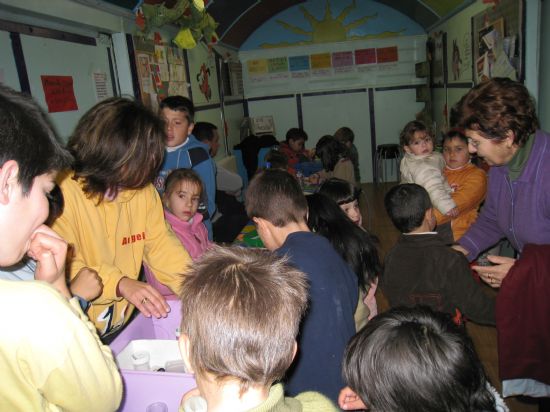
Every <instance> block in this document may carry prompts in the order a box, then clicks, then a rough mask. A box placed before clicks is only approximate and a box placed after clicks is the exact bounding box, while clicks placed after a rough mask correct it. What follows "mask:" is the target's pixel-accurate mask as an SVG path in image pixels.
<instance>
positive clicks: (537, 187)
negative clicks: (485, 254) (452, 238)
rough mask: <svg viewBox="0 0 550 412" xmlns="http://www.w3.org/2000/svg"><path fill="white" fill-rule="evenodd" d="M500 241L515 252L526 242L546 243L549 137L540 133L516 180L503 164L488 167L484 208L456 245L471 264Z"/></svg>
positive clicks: (549, 197)
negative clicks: (512, 178)
mask: <svg viewBox="0 0 550 412" xmlns="http://www.w3.org/2000/svg"><path fill="white" fill-rule="evenodd" d="M502 238H507V239H508V240H509V241H510V243H511V244H512V246H513V247H514V249H515V250H517V251H518V252H521V251H522V249H523V247H524V246H525V244H527V243H535V244H539V245H543V244H550V135H549V134H547V133H545V132H543V131H540V130H538V131H537V132H536V134H535V141H534V143H533V147H532V148H531V153H530V154H529V159H528V160H527V162H526V164H525V165H524V167H523V170H522V172H521V174H520V176H519V177H518V178H517V179H516V180H513V181H511V180H510V177H509V175H508V166H507V165H504V166H493V167H491V169H490V171H489V187H488V190H487V197H486V200H485V205H484V206H483V208H482V210H481V213H480V214H479V216H478V218H477V220H476V222H475V223H474V224H473V225H472V226H471V227H470V229H469V230H468V231H467V232H466V234H465V235H464V236H463V237H462V238H460V240H459V244H460V245H461V246H462V247H464V248H465V249H466V250H468V252H469V253H468V255H467V258H468V260H470V261H472V260H474V259H475V258H476V257H477V256H478V255H479V254H480V253H481V252H482V251H484V250H485V249H487V248H489V247H491V246H493V245H494V244H496V243H497V242H498V241H499V240H500V239H502Z"/></svg>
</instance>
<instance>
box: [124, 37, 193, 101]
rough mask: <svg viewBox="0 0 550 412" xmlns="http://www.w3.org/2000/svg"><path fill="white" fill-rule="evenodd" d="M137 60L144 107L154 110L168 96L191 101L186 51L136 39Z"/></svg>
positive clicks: (142, 38)
mask: <svg viewBox="0 0 550 412" xmlns="http://www.w3.org/2000/svg"><path fill="white" fill-rule="evenodd" d="M133 40H134V56H135V65H136V68H137V70H136V71H137V76H138V83H139V89H140V96H141V100H142V102H143V104H145V105H146V106H147V107H150V108H152V109H153V110H155V111H156V110H157V109H158V104H159V102H160V101H161V100H162V99H164V98H166V97H168V96H175V95H180V96H185V97H189V84H188V79H187V75H186V72H185V58H186V56H185V54H184V52H183V50H182V49H180V48H178V47H172V46H170V45H168V44H167V43H166V42H164V41H163V40H162V39H161V40H160V41H159V39H158V37H157V40H156V41H155V40H153V39H146V38H144V37H140V36H134V38H133Z"/></svg>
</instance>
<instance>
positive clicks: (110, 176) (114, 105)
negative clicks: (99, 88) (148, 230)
mask: <svg viewBox="0 0 550 412" xmlns="http://www.w3.org/2000/svg"><path fill="white" fill-rule="evenodd" d="M164 139H165V134H164V124H163V122H162V120H161V119H160V118H159V117H158V116H156V115H155V114H154V113H153V112H152V111H150V110H149V109H148V108H146V107H145V106H143V105H142V104H141V103H139V102H137V101H134V100H130V99H125V98H121V97H113V98H110V99H106V100H103V101H102V102H99V103H98V104H96V105H95V106H94V107H92V108H91V109H90V110H88V112H86V114H84V116H82V118H81V119H80V121H79V122H78V124H77V126H76V129H75V131H74V133H73V135H72V136H71V138H70V139H69V143H68V147H69V150H70V151H71V153H72V154H73V156H74V158H75V164H74V170H75V179H82V181H83V183H84V185H83V190H84V192H85V193H86V194H87V195H88V196H89V197H93V196H97V197H98V200H99V201H100V202H101V201H102V200H103V197H104V196H105V194H106V193H107V192H109V193H110V194H113V195H116V194H117V193H118V192H119V191H120V190H125V189H141V188H143V187H145V186H146V185H148V184H149V183H152V182H153V180H154V178H155V176H156V175H157V171H158V169H159V167H160V165H161V164H162V159H163V156H164Z"/></svg>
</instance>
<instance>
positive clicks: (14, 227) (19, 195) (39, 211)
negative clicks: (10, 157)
mask: <svg viewBox="0 0 550 412" xmlns="http://www.w3.org/2000/svg"><path fill="white" fill-rule="evenodd" d="M55 175H56V174H55V173H45V174H43V175H40V176H37V177H35V178H34V181H33V184H32V187H31V190H30V191H29V193H27V194H26V195H24V194H23V191H22V190H21V185H20V184H19V183H18V182H16V179H17V178H16V177H15V176H14V177H13V179H15V180H12V181H11V187H12V188H13V190H12V191H11V192H12V195H11V196H10V199H9V203H5V204H4V206H5V208H3V213H2V216H1V217H0V221H1V225H2V226H1V227H2V232H3V233H4V235H6V239H8V238H9V241H5V242H3V243H2V247H1V248H0V266H9V265H13V264H15V263H17V262H18V261H20V260H21V259H22V258H23V256H24V255H25V254H26V253H27V251H28V250H29V245H30V241H31V237H32V235H33V234H34V232H35V231H36V229H38V228H39V227H40V226H41V225H42V224H43V223H44V222H45V221H46V218H47V217H48V210H49V205H48V199H47V197H46V195H47V194H48V193H49V192H50V191H51V190H52V189H53V188H54V186H55Z"/></svg>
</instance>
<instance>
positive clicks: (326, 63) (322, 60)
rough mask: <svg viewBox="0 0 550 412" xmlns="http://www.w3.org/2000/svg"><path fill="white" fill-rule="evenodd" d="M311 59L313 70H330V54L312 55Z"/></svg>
mask: <svg viewBox="0 0 550 412" xmlns="http://www.w3.org/2000/svg"><path fill="white" fill-rule="evenodd" d="M310 58H311V68H312V69H314V70H315V69H330V67H331V64H332V61H331V56H330V53H319V54H312V55H311V56H310Z"/></svg>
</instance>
